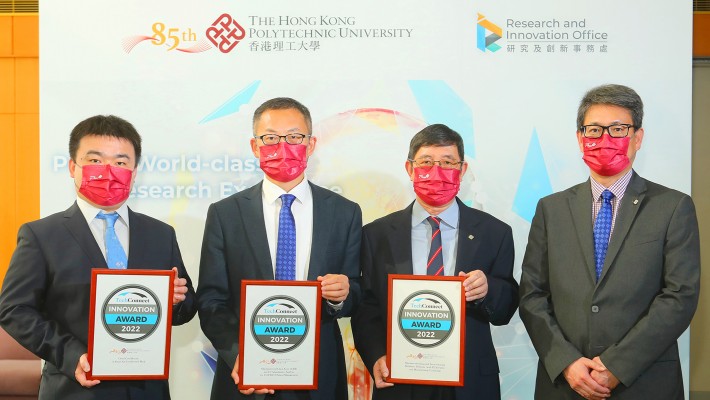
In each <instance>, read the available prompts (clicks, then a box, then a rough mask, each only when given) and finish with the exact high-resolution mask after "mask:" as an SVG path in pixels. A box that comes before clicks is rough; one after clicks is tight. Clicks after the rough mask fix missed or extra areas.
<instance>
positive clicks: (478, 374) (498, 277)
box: [351, 199, 518, 400]
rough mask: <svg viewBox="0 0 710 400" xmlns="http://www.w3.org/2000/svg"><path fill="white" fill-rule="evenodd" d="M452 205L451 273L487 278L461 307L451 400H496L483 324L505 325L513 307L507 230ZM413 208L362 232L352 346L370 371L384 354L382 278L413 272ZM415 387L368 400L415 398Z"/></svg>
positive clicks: (493, 362)
mask: <svg viewBox="0 0 710 400" xmlns="http://www.w3.org/2000/svg"><path fill="white" fill-rule="evenodd" d="M456 201H458V205H459V228H458V229H459V232H458V248H457V254H456V270H455V274H458V273H459V271H463V272H470V271H473V270H476V269H480V270H481V271H483V273H485V274H486V278H487V279H488V294H487V295H486V297H485V299H484V300H483V301H482V302H478V303H476V304H475V305H474V302H467V303H466V339H465V340H466V342H465V343H466V345H465V355H464V386H463V387H457V388H456V390H455V392H456V398H457V399H496V400H498V399H500V385H499V382H498V372H499V369H498V359H497V358H496V352H495V348H494V347H493V340H492V338H491V330H490V324H493V325H504V324H507V323H508V321H510V318H511V317H512V316H513V314H515V310H516V309H517V307H518V283H517V282H516V281H515V279H514V278H513V260H514V258H515V249H514V247H513V235H512V230H511V228H510V226H508V225H507V224H505V223H503V222H502V221H500V220H498V219H496V218H494V217H492V216H491V215H489V214H487V213H485V212H482V211H479V210H476V209H473V208H470V207H467V206H466V205H464V204H463V203H462V202H461V201H460V200H458V199H456ZM413 204H414V203H412V204H411V205H410V206H409V207H407V208H405V209H404V210H401V211H397V212H394V213H392V214H390V215H388V216H385V217H383V218H380V219H378V220H376V221H374V222H372V223H370V224H367V225H365V227H364V228H363V239H362V252H361V255H360V259H361V263H362V274H363V282H362V286H363V301H362V303H361V304H360V306H359V308H358V311H357V313H356V315H355V316H354V317H353V319H352V321H351V323H352V329H353V337H354V339H355V347H356V348H357V351H358V352H359V353H360V356H361V357H362V359H363V361H364V363H365V366H366V367H367V368H368V369H369V370H370V373H372V367H373V365H374V364H375V362H376V361H377V360H378V359H379V358H380V357H382V356H384V355H385V354H386V353H387V343H386V340H387V298H388V295H387V287H388V275H389V274H409V275H411V274H413V266H412V206H413ZM418 389H419V387H418V386H416V385H407V384H395V385H394V387H391V388H385V389H376V388H375V389H374V393H373V398H374V399H416V398H418V397H417V393H418Z"/></svg>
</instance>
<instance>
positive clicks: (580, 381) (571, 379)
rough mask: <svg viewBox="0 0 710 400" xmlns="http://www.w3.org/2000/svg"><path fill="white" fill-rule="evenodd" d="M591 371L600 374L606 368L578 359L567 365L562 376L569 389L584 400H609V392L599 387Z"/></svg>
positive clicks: (590, 361) (605, 388)
mask: <svg viewBox="0 0 710 400" xmlns="http://www.w3.org/2000/svg"><path fill="white" fill-rule="evenodd" d="M592 370H594V371H598V372H602V371H604V370H606V368H604V366H603V365H601V364H599V363H597V362H595V361H592V360H590V359H588V358H586V357H580V358H579V359H578V360H577V361H575V362H573V363H572V364H570V365H568V366H567V368H565V370H564V371H563V372H562V374H563V375H564V377H565V379H566V380H567V383H569V385H570V387H571V388H572V389H574V391H575V392H577V393H579V395H580V396H582V397H584V398H585V399H588V400H601V399H606V398H609V397H610V396H611V390H610V389H609V388H607V387H604V386H602V385H600V384H599V383H597V381H595V380H594V379H593V378H592V376H591V374H590V372H591V371H592Z"/></svg>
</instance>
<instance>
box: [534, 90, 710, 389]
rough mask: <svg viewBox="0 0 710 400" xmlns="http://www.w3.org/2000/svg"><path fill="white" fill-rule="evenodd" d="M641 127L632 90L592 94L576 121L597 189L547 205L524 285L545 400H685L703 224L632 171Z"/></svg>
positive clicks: (676, 196)
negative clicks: (683, 356) (686, 347)
mask: <svg viewBox="0 0 710 400" xmlns="http://www.w3.org/2000/svg"><path fill="white" fill-rule="evenodd" d="M642 120H643V103H642V102H641V98H640V97H639V95H638V94H637V93H636V92H635V91H634V90H633V89H631V88H628V87H626V86H621V85H605V86H600V87H596V88H594V89H592V90H590V91H589V92H588V93H587V94H586V95H585V96H584V98H583V99H582V101H581V103H580V105H579V110H578V114H577V141H578V142H579V148H580V150H581V151H582V152H583V159H584V162H585V163H586V164H587V166H588V167H589V174H590V179H589V180H588V181H586V182H584V183H581V184H579V185H576V186H573V187H571V188H569V189H567V190H565V191H562V192H559V193H556V194H553V195H550V196H548V197H545V198H543V199H541V200H540V202H539V203H538V205H537V210H536V212H535V217H534V218H533V221H532V226H531V228H530V236H529V239H528V246H527V250H526V252H525V257H524V260H523V265H522V269H523V274H522V279H521V286H520V289H521V300H520V317H521V319H522V320H523V322H524V323H525V326H526V328H527V330H528V333H529V335H530V338H531V339H532V342H533V344H534V346H535V349H536V350H537V353H538V355H539V357H540V362H539V364H538V370H537V382H536V387H535V398H536V399H545V400H548V399H551V400H554V399H571V398H575V397H578V396H577V394H579V395H580V396H582V397H584V398H586V399H603V398H608V397H611V398H614V399H616V398H619V399H665V400H668V399H683V398H684V391H683V379H682V376H681V367H680V362H679V356H678V344H677V342H676V340H677V338H678V337H679V336H680V335H681V334H682V333H683V331H685V329H686V328H687V327H688V325H689V324H690V320H691V319H692V317H693V314H694V312H695V308H696V306H697V302H698V289H699V278H700V254H699V252H700V248H699V241H698V224H697V219H696V217H695V207H694V206H693V201H692V200H691V199H690V197H689V196H687V195H685V194H683V193H680V192H677V191H675V190H672V189H668V188H666V187H663V186H660V185H657V184H655V183H653V182H650V181H647V180H645V179H643V178H641V177H640V176H638V175H637V174H636V172H635V171H634V170H633V169H632V164H633V162H634V158H635V156H636V152H637V151H638V150H639V149H641V143H642V141H643V137H644V130H643V128H642V127H641V123H642ZM575 392H576V393H577V394H575Z"/></svg>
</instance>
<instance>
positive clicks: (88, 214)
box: [76, 197, 129, 259]
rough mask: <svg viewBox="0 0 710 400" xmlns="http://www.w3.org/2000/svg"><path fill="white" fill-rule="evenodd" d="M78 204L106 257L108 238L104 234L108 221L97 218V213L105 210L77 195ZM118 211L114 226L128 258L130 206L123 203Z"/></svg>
mask: <svg viewBox="0 0 710 400" xmlns="http://www.w3.org/2000/svg"><path fill="white" fill-rule="evenodd" d="M76 204H77V205H78V206H79V210H81V214H82V215H84V218H85V219H86V223H87V224H89V229H91V234H92V235H94V239H96V243H97V244H98V245H99V248H100V249H101V254H103V255H104V259H106V240H105V239H104V237H105V236H104V235H105V231H106V222H107V221H106V220H103V219H98V218H96V215H98V214H99V213H100V212H103V210H102V209H100V208H97V207H94V206H93V205H91V204H90V203H89V202H88V201H86V200H84V199H82V198H80V197H77V199H76ZM116 212H117V213H118V219H117V220H116V224H115V225H114V226H113V228H114V230H115V231H116V236H118V241H119V242H121V246H123V251H125V252H126V259H128V242H129V240H128V206H127V205H126V203H123V204H122V205H121V207H120V208H119V209H118V210H116Z"/></svg>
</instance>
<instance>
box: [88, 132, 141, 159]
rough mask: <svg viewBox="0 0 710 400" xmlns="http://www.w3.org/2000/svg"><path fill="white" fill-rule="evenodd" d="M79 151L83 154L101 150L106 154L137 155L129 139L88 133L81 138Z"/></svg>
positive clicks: (100, 151)
mask: <svg viewBox="0 0 710 400" xmlns="http://www.w3.org/2000/svg"><path fill="white" fill-rule="evenodd" d="M78 152H79V153H82V154H85V153H88V152H99V153H102V154H103V153H105V155H113V154H114V153H119V154H128V155H129V156H130V157H133V156H134V155H135V149H134V148H133V144H132V143H131V142H130V141H129V140H128V139H125V138H117V137H114V136H103V135H86V136H84V137H83V138H81V140H79V148H78Z"/></svg>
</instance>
